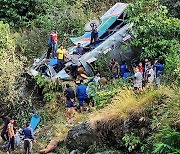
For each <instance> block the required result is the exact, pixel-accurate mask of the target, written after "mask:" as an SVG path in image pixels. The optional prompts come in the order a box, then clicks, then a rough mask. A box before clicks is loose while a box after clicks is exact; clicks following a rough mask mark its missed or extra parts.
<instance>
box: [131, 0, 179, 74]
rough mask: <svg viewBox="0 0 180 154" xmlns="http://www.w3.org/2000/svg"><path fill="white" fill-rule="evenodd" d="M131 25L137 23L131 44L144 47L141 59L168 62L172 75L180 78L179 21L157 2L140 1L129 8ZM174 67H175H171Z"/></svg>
mask: <svg viewBox="0 0 180 154" xmlns="http://www.w3.org/2000/svg"><path fill="white" fill-rule="evenodd" d="M128 16H129V22H132V23H134V33H135V38H134V39H133V40H132V42H131V45H133V46H135V47H138V48H144V50H142V51H141V55H140V57H141V59H143V58H145V57H149V58H155V57H159V58H161V59H165V61H166V67H167V69H168V70H169V72H170V74H176V76H179V72H178V71H179V66H178V65H179V59H180V57H179V55H180V54H179V51H180V43H179V40H180V35H179V34H180V33H179V32H180V20H179V19H177V18H174V17H169V16H168V11H167V9H166V7H164V6H162V5H160V4H159V2H158V0H140V1H137V2H136V3H135V4H130V5H129V8H128ZM172 64H173V65H172Z"/></svg>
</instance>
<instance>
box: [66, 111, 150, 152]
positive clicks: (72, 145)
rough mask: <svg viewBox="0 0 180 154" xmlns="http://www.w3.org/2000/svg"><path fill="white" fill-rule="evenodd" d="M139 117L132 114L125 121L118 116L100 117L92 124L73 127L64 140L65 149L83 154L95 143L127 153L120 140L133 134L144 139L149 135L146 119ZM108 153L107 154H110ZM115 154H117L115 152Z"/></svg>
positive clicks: (85, 123) (90, 122)
mask: <svg viewBox="0 0 180 154" xmlns="http://www.w3.org/2000/svg"><path fill="white" fill-rule="evenodd" d="M141 117H142V115H141V113H134V114H131V115H130V116H129V118H127V119H125V120H124V119H121V118H120V117H118V116H109V117H106V118H103V117H102V118H100V119H98V120H96V121H93V123H92V121H86V122H83V123H81V124H79V125H76V126H74V127H73V128H72V129H71V130H70V131H69V132H68V135H67V139H66V145H67V148H68V149H69V151H72V150H74V149H78V150H80V151H81V153H83V152H85V151H87V149H88V148H89V146H91V145H93V144H94V143H95V142H96V143H97V144H100V145H102V144H103V145H106V146H107V147H112V146H113V147H114V148H115V149H120V150H123V152H124V151H125V152H127V151H128V150H127V149H125V146H124V141H123V140H122V138H123V137H124V135H126V134H131V132H133V133H134V134H135V135H136V136H139V137H141V138H144V137H145V136H146V135H148V134H149V130H148V126H149V125H148V121H147V120H144V119H146V117H144V118H141ZM92 125H93V127H92ZM108 152H109V151H108ZM110 152H112V151H110ZM110 152H109V153H107V154H111V153H110ZM115 153H116V154H117V152H115ZM119 153H120V152H119ZM103 154H104V152H103ZM105 154H106V153H105Z"/></svg>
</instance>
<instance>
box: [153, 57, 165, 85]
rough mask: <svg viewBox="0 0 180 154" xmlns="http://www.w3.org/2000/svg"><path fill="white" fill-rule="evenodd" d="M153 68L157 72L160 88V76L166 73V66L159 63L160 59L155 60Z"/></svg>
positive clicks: (156, 79) (156, 76)
mask: <svg viewBox="0 0 180 154" xmlns="http://www.w3.org/2000/svg"><path fill="white" fill-rule="evenodd" d="M153 68H154V71H155V82H156V86H158V87H159V86H160V76H161V74H162V73H163V71H164V65H163V64H160V63H159V61H158V58H155V61H154V65H153Z"/></svg>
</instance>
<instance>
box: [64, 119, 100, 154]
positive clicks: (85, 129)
mask: <svg viewBox="0 0 180 154" xmlns="http://www.w3.org/2000/svg"><path fill="white" fill-rule="evenodd" d="M97 141H98V137H97V135H96V133H95V131H94V129H93V128H92V127H91V126H90V124H89V123H88V122H87V121H85V122H83V123H81V124H79V125H75V126H74V127H73V128H72V129H71V130H70V131H69V132H68V135H67V138H66V144H67V148H68V149H69V151H73V150H74V149H78V150H80V151H85V150H86V149H87V148H88V147H89V146H90V145H92V144H93V143H94V142H97Z"/></svg>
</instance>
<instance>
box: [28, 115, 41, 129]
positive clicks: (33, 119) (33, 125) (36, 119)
mask: <svg viewBox="0 0 180 154" xmlns="http://www.w3.org/2000/svg"><path fill="white" fill-rule="evenodd" d="M40 120H41V117H40V116H39V115H33V116H32V117H31V121H30V126H31V128H32V129H33V131H34V130H35V129H36V127H37V125H38V124H39V122H40Z"/></svg>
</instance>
